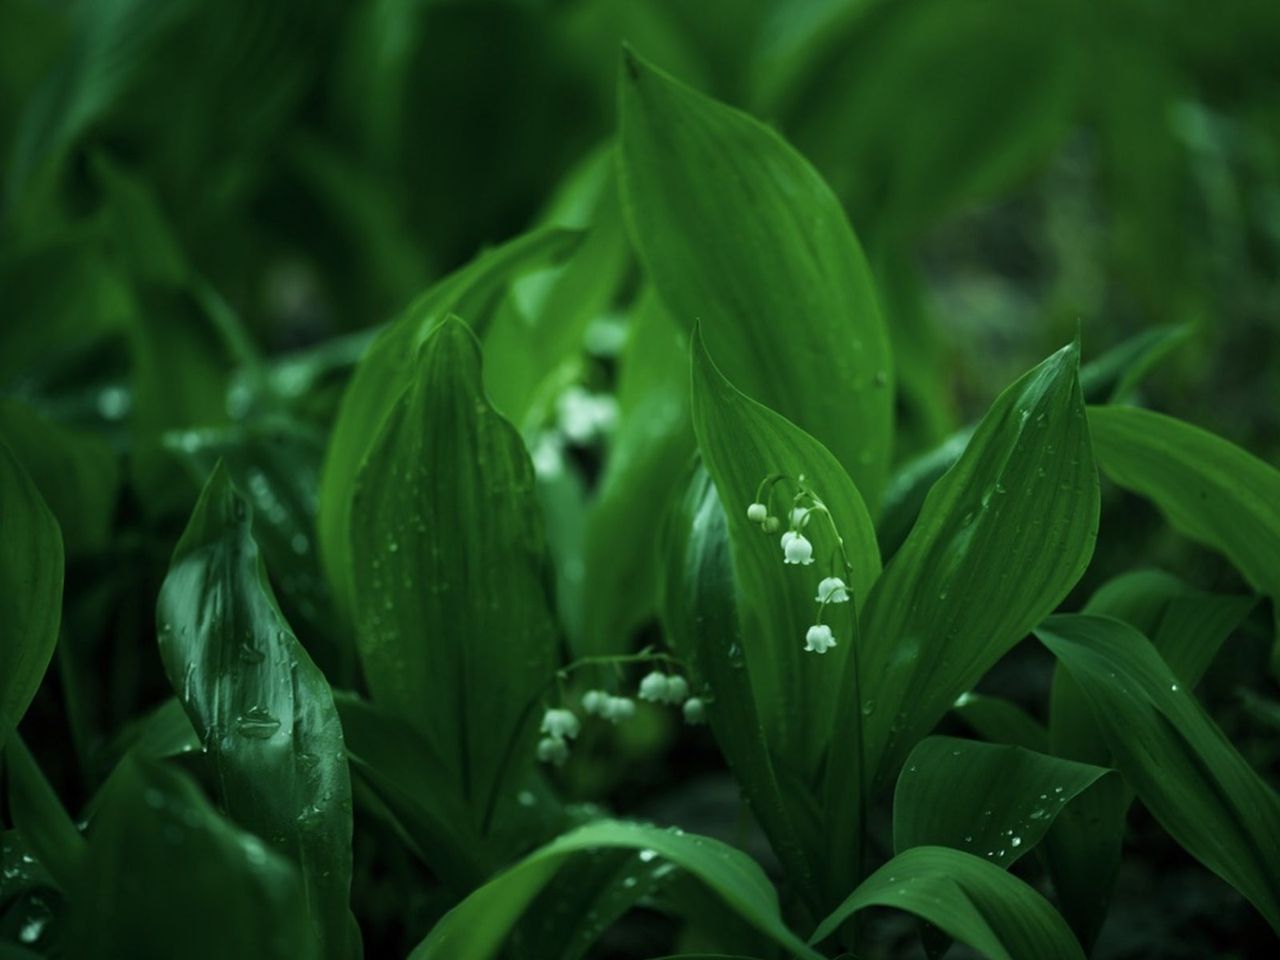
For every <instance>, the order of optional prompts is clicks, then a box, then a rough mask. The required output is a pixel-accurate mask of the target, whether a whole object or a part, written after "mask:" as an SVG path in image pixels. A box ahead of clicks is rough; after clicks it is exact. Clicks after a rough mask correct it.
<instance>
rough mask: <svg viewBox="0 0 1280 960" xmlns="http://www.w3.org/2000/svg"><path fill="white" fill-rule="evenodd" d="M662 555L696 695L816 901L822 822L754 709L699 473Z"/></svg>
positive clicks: (790, 865)
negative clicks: (781, 764)
mask: <svg viewBox="0 0 1280 960" xmlns="http://www.w3.org/2000/svg"><path fill="white" fill-rule="evenodd" d="M662 555H663V558H664V561H665V562H664V563H663V571H664V574H665V576H664V579H663V583H662V585H661V587H662V594H661V603H660V606H661V610H662V624H663V628H664V631H665V634H666V638H667V642H668V643H669V644H671V646H672V648H673V649H674V650H675V651H676V653H677V654H679V655H680V656H681V657H682V658H683V659H684V661H685V662H686V663H687V664H688V665H689V667H690V670H691V671H692V675H693V678H694V681H695V686H694V693H695V694H696V695H698V696H702V697H704V698H705V699H707V701H708V702H707V719H708V722H709V723H710V725H711V731H712V733H714V734H715V738H716V742H717V743H718V744H719V746H720V749H721V751H722V752H723V753H724V755H725V758H726V759H727V760H728V762H729V766H730V767H731V768H732V769H733V773H734V777H735V779H736V780H737V781H738V783H739V784H740V786H741V788H742V791H743V793H744V794H745V796H746V798H747V800H748V802H749V803H750V804H751V810H752V813H753V814H754V815H755V818H756V820H757V821H759V823H760V826H761V828H762V829H763V830H764V832H765V834H766V835H767V836H768V838H769V842H770V843H771V844H772V845H773V849H774V852H775V853H777V855H778V859H779V860H781V861H782V863H783V866H784V867H785V868H786V870H787V875H788V877H789V879H790V880H791V882H792V883H794V884H795V885H796V886H797V888H798V889H799V890H800V891H801V892H802V894H804V895H805V896H806V897H807V898H808V899H810V900H813V901H815V902H816V901H817V899H818V894H817V892H816V886H815V885H816V883H817V882H818V858H817V856H816V849H815V848H816V847H817V846H818V842H819V841H818V839H817V838H818V833H819V831H818V826H817V822H816V821H817V818H816V816H814V815H813V814H812V813H811V812H810V808H811V806H812V804H811V803H807V802H805V801H804V799H798V796H799V797H800V798H803V797H804V796H805V795H806V793H807V791H806V790H805V789H804V788H803V787H802V786H801V785H799V784H797V782H796V780H795V778H789V779H785V780H784V779H783V778H782V777H781V775H780V772H779V771H778V770H777V769H776V768H775V764H774V760H773V755H772V753H771V751H770V749H769V741H768V738H767V737H766V735H765V731H764V727H763V726H762V725H761V722H760V711H759V709H758V708H757V706H756V699H755V682H754V680H753V672H754V669H755V668H753V666H752V663H751V662H750V661H749V660H748V659H747V658H746V657H745V656H744V655H743V634H742V619H741V612H740V607H739V603H738V596H737V591H736V588H735V583H734V574H733V564H732V561H731V559H730V545H729V524H728V518H727V517H726V516H725V511H724V508H723V506H722V505H721V503H720V496H719V494H718V493H717V492H716V487H715V484H714V483H712V481H711V477H710V475H709V474H708V473H707V472H706V470H704V469H702V467H701V466H698V467H697V468H696V469H695V470H694V471H693V472H692V476H691V477H690V478H689V483H688V487H687V488H686V490H685V492H684V493H683V494H682V495H681V496H680V497H679V498H678V499H677V500H676V501H675V502H674V503H673V504H672V509H671V511H670V514H669V515H668V517H667V521H666V525H665V532H664V540H663V553H662ZM708 694H709V696H708ZM833 859H834V858H833Z"/></svg>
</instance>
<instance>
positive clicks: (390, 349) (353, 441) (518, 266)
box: [318, 228, 579, 622]
mask: <svg viewBox="0 0 1280 960" xmlns="http://www.w3.org/2000/svg"><path fill="white" fill-rule="evenodd" d="M578 238H579V235H578V233H577V232H576V231H572V230H562V229H558V228H549V229H546V230H539V231H535V232H533V233H529V234H525V235H523V236H520V237H517V238H515V239H514V240H511V241H509V242H508V243H505V244H503V245H502V246H500V247H497V248H496V249H494V250H491V251H488V252H486V253H484V254H482V255H480V256H479V257H477V258H476V259H475V260H473V261H472V262H471V263H469V264H467V265H466V266H465V267H462V268H461V269H459V270H457V271H455V272H454V273H451V274H449V276H447V277H445V278H444V279H443V280H441V281H440V282H438V283H437V284H435V286H433V287H431V288H430V289H429V290H427V291H426V292H425V293H424V294H422V295H421V296H419V297H418V298H417V299H416V300H415V301H414V302H413V303H412V304H410V305H409V307H408V308H407V309H406V310H405V312H404V313H403V314H402V315H401V316H400V318H399V319H397V320H396V321H395V322H394V323H393V324H391V325H390V326H389V327H387V328H386V329H385V330H384V331H383V332H382V333H381V334H379V336H378V338H377V339H376V340H374V342H373V343H372V345H370V347H369V349H368V351H367V352H366V353H365V355H364V358H363V359H362V360H361V361H360V364H359V365H358V366H357V367H356V372H355V375H354V376H353V377H352V380H351V383H350V385H349V386H348V387H347V392H346V394H345V395H344V396H343V398H342V406H341V407H340V408H339V410H338V418H337V421H336V422H335V423H334V425H333V433H332V435H331V436H330V439H329V451H328V454H327V456H326V459H325V466H324V472H323V475H322V477H321V483H320V511H319V512H320V516H319V520H318V533H319V539H320V559H321V562H322V563H323V565H324V570H325V574H326V576H327V577H328V579H329V585H330V588H331V589H332V591H333V594H334V600H335V602H336V603H337V605H338V609H339V611H340V612H341V613H342V614H343V616H344V617H346V618H347V619H348V620H350V621H353V622H354V618H355V585H354V582H353V577H354V574H353V571H352V564H351V532H352V518H351V506H352V500H353V498H354V496H355V493H356V486H357V477H358V475H359V473H360V470H361V468H362V467H363V465H364V462H365V460H366V458H367V457H368V456H369V454H370V452H371V448H372V447H373V444H374V442H375V440H376V438H377V437H378V436H379V432H380V430H381V429H382V427H383V424H384V423H385V421H386V420H387V418H388V416H390V414H391V411H392V409H393V408H394V407H395V406H396V404H397V403H398V402H399V400H400V397H401V395H402V394H403V393H404V392H405V391H406V390H407V389H408V388H409V387H410V386H411V385H412V384H413V382H414V377H415V375H416V373H417V372H418V371H417V368H418V351H419V349H420V348H421V347H422V344H423V343H424V342H425V340H426V339H427V338H428V337H429V336H430V335H431V334H432V333H433V332H434V330H435V328H436V326H437V325H438V324H439V323H440V321H441V320H443V319H444V318H445V316H446V315H447V314H449V313H451V312H453V313H458V314H460V315H462V316H465V317H468V318H470V319H471V320H472V322H474V323H477V324H479V325H480V326H478V327H477V329H482V326H483V324H481V321H486V320H487V318H488V317H489V316H490V314H491V312H492V308H493V305H494V304H495V303H496V302H497V301H498V299H499V298H500V296H501V294H502V293H503V291H504V290H505V288H506V285H507V283H508V282H510V280H511V279H512V278H513V277H515V276H516V275H518V274H519V273H521V272H523V271H525V270H529V269H531V268H533V267H534V266H536V265H538V264H541V263H546V262H549V261H550V262H554V261H556V260H557V259H559V258H560V257H563V256H565V255H566V254H568V253H569V252H570V251H571V250H572V249H573V248H574V247H575V246H576V244H577V242H578Z"/></svg>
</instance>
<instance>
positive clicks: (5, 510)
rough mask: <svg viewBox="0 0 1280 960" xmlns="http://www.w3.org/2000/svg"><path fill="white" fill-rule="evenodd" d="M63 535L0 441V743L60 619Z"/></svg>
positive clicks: (34, 682) (41, 668) (32, 685)
mask: <svg viewBox="0 0 1280 960" xmlns="http://www.w3.org/2000/svg"><path fill="white" fill-rule="evenodd" d="M62 575H63V557H62V533H61V531H60V530H59V529H58V521H57V520H55V519H54V516H53V513H52V512H50V510H49V507H48V506H47V505H46V504H45V502H44V498H43V497H42V496H40V491H39V490H37V489H36V485H35V484H34V483H32V482H31V477H30V476H28V474H27V471H26V470H25V469H23V466H22V464H21V463H19V462H18V459H17V457H15V456H14V455H13V453H12V451H10V449H9V447H8V446H7V445H6V444H5V442H4V441H3V440H0V738H2V739H0V744H3V743H4V741H5V740H7V739H8V738H9V734H10V732H12V731H13V729H14V728H15V727H16V726H17V725H18V721H19V720H21V719H22V715H23V714H24V713H26V711H27V707H28V706H29V705H30V704H31V698H32V697H34V696H35V694H36V689H37V688H38V687H39V686H40V681H41V679H42V678H43V677H44V672H45V669H46V668H47V667H48V666H49V660H50V658H51V657H52V656H53V648H54V646H55V645H56V644H57V642H58V625H59V624H60V623H61V621H62Z"/></svg>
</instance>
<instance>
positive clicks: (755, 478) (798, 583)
mask: <svg viewBox="0 0 1280 960" xmlns="http://www.w3.org/2000/svg"><path fill="white" fill-rule="evenodd" d="M692 397H693V405H692V413H693V427H694V433H695V435H696V436H697V439H698V447H699V450H700V451H701V454H702V458H703V461H704V462H705V463H706V465H707V471H708V473H710V475H711V479H712V480H713V482H714V483H715V485H716V490H717V492H718V494H719V497H720V500H721V502H722V503H723V504H724V505H725V506H724V511H725V515H726V517H727V519H728V531H729V542H730V545H731V557H732V567H733V582H734V588H735V591H736V596H737V603H738V608H739V617H740V620H741V624H742V627H743V629H742V647H741V651H740V655H741V657H742V659H743V660H744V661H745V664H746V666H747V667H748V668H749V670H750V675H751V685H752V695H753V698H754V700H755V707H756V711H757V713H758V716H759V718H760V723H761V725H762V726H763V728H764V732H765V736H766V738H767V742H768V745H769V750H770V753H771V755H772V758H773V764H774V766H775V768H777V770H778V776H779V777H780V778H781V779H783V780H795V781H796V782H797V783H799V784H801V785H804V786H808V787H810V788H811V789H814V790H817V789H818V787H819V785H820V783H821V781H822V780H823V779H824V778H825V780H826V781H827V783H828V785H830V784H831V783H832V782H833V781H834V782H837V783H847V784H848V785H849V790H846V791H845V797H844V801H843V802H842V803H840V804H837V805H836V806H835V807H832V806H830V805H827V804H824V806H825V807H826V809H827V814H828V816H830V817H831V818H832V819H833V821H836V822H838V823H839V824H840V826H839V828H838V829H837V833H838V836H839V842H835V841H836V838H834V837H830V836H829V837H828V838H827V839H828V842H833V843H835V847H836V849H837V850H838V851H840V853H839V854H838V855H836V856H833V857H830V858H829V859H830V869H831V870H832V871H834V874H835V875H836V876H844V875H845V873H846V871H845V869H844V867H846V866H848V865H851V864H852V863H856V862H857V860H856V852H855V850H854V847H855V846H856V844H857V842H858V833H859V831H858V830H857V829H856V828H851V827H850V824H857V823H858V822H859V818H860V816H861V813H860V810H859V808H858V806H857V804H856V800H857V798H858V794H859V791H858V789H857V787H858V783H859V781H860V780H861V779H863V776H864V774H863V771H862V768H861V766H860V764H861V763H862V759H863V758H862V755H861V754H862V751H861V749H860V743H859V732H858V719H857V718H858V709H859V708H858V703H859V693H858V690H859V686H858V685H859V681H860V679H861V678H860V676H859V674H860V672H861V665H860V664H859V663H858V662H857V660H858V658H857V656H856V655H855V653H854V651H855V650H856V649H857V648H858V644H857V640H856V630H855V620H856V608H857V607H858V606H859V605H860V604H861V603H862V601H863V598H864V597H865V596H866V595H867V593H868V591H869V589H870V585H871V583H872V581H873V580H874V579H875V577H876V574H877V573H878V572H879V566H880V561H879V551H878V550H877V548H876V543H875V534H874V532H873V530H872V526H871V519H870V517H869V516H868V515H867V511H866V507H865V506H864V505H863V502H862V497H861V496H860V495H859V493H858V490H857V488H856V487H855V486H854V485H853V483H852V482H851V481H850V479H849V475H848V474H847V473H845V471H844V469H843V468H842V467H841V466H840V464H839V463H837V462H836V461H835V459H834V458H833V457H832V455H831V454H830V453H828V452H827V450H826V449H825V448H824V447H823V446H822V444H821V443H819V442H818V441H817V440H815V439H814V438H813V437H811V436H809V435H808V434H806V433H804V431H802V430H800V429H798V428H797V427H795V426H793V425H792V424H791V423H789V422H788V421H787V420H785V419H784V418H783V417H781V416H779V415H778V414H776V413H774V412H773V411H771V410H769V409H768V408H766V407H763V406H761V405H760V404H758V403H756V402H755V401H753V400H751V399H750V398H748V397H746V396H745V395H743V394H742V393H740V392H739V391H738V390H737V389H736V388H735V387H734V386H733V385H732V384H731V383H730V382H729V381H728V380H726V379H725V378H724V376H723V375H722V374H721V373H720V371H719V370H718V369H717V368H716V366H715V364H714V362H713V361H712V359H711V357H710V356H709V355H708V353H707V348H706V346H705V344H704V343H703V341H702V338H701V336H700V335H698V334H696V333H695V336H694V341H693V395H692ZM775 476H781V477H782V478H783V479H781V480H780V481H779V482H777V483H776V484H772V485H770V486H769V488H768V489H769V492H768V493H767V494H764V495H763V496H765V498H766V499H767V500H768V502H769V507H770V509H771V511H772V513H773V515H775V516H780V517H782V518H783V521H784V522H783V529H786V526H787V525H788V523H789V517H790V513H791V510H792V508H793V506H794V505H795V501H794V500H793V495H794V494H796V493H798V492H799V491H800V489H801V487H800V485H799V484H800V481H801V480H802V479H803V483H804V485H805V487H806V488H807V489H808V490H809V491H811V492H812V493H813V494H814V495H816V496H817V497H818V498H819V499H820V500H821V501H822V502H823V503H825V504H826V510H827V512H826V513H823V512H817V513H814V514H812V515H810V516H809V519H808V520H807V522H806V525H805V527H804V532H805V534H806V536H807V537H808V538H809V540H810V541H811V542H812V544H813V556H814V562H813V564H812V565H809V566H804V565H799V566H795V565H791V566H789V565H787V564H785V563H784V554H783V550H782V548H781V546H780V541H779V536H778V533H777V532H775V533H765V532H764V531H762V530H761V528H760V525H759V524H758V523H755V522H753V521H752V520H750V519H749V518H748V517H747V507H748V506H749V505H750V504H751V503H753V502H754V501H755V500H756V499H757V496H760V495H762V494H760V490H761V486H762V481H765V480H766V478H770V477H775ZM802 505H803V506H811V503H810V502H809V501H808V500H805V501H804V502H803V504H802ZM830 576H837V577H840V578H842V579H843V580H845V581H846V582H847V583H848V585H849V590H850V593H851V594H852V602H849V603H842V604H832V605H828V606H827V608H826V609H825V611H824V620H823V622H824V623H825V624H826V625H828V626H830V627H831V629H832V631H833V633H834V635H835V637H836V641H837V643H836V647H835V649H834V650H831V651H829V652H827V653H825V654H822V655H818V654H814V653H810V652H807V651H806V650H805V636H806V632H807V631H808V629H809V627H810V626H811V625H813V624H814V623H816V622H817V621H818V613H819V610H818V607H819V604H818V603H817V599H816V595H817V588H818V583H819V581H821V580H822V579H824V578H825V577H830ZM721 642H723V641H721ZM824 765H825V766H824ZM851 772H852V775H850V773H851ZM846 859H847V860H848V863H845V862H844V861H846ZM852 879H853V878H852V876H850V877H848V879H847V881H846V883H845V886H846V887H847V883H848V882H852Z"/></svg>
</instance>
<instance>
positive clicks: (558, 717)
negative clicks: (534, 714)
mask: <svg viewBox="0 0 1280 960" xmlns="http://www.w3.org/2000/svg"><path fill="white" fill-rule="evenodd" d="M580 728H581V725H580V724H579V723H578V718H577V716H576V715H575V714H574V712H573V711H572V710H548V711H547V712H546V713H544V714H543V715H542V732H543V733H545V734H547V736H550V737H568V738H569V739H570V740H572V739H573V738H574V737H576V736H577V735H578V730H579V729H580Z"/></svg>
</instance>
